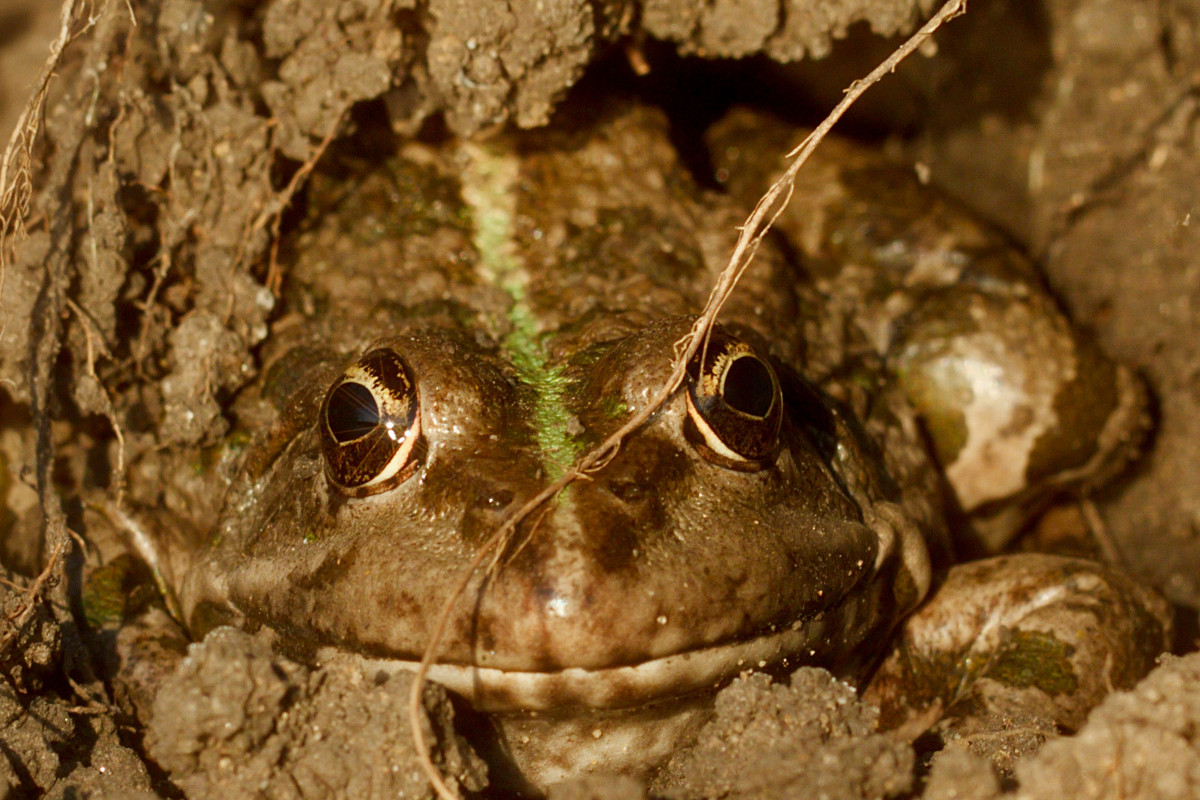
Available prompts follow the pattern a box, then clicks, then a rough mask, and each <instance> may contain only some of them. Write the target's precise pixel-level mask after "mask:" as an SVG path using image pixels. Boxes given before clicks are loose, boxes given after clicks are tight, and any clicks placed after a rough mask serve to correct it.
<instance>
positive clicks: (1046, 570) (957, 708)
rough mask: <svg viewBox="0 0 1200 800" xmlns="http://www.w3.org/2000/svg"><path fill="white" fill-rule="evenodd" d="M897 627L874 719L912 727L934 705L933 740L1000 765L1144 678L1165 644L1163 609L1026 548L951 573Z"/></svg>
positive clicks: (1116, 578)
mask: <svg viewBox="0 0 1200 800" xmlns="http://www.w3.org/2000/svg"><path fill="white" fill-rule="evenodd" d="M900 634H901V635H900V636H898V637H897V638H896V641H895V643H894V645H893V646H892V648H891V649H890V650H889V652H888V654H887V656H886V657H885V659H884V661H883V663H882V664H881V665H880V667H879V669H878V671H877V672H876V673H875V675H874V677H873V678H872V679H871V682H870V684H869V686H868V688H867V691H866V698H867V699H868V700H870V701H871V702H873V703H876V704H878V705H879V706H880V708H881V712H882V716H881V725H882V726H883V727H889V728H895V727H900V726H904V725H906V724H909V725H911V724H912V723H913V722H914V721H917V720H920V719H922V718H926V719H928V718H929V717H930V715H931V712H930V710H931V709H934V710H935V711H936V709H937V708H939V707H940V709H941V714H940V716H939V715H937V714H936V713H934V714H933V715H932V716H933V717H934V718H936V722H933V724H932V727H930V728H929V730H928V736H929V737H931V738H932V739H933V740H934V741H935V742H937V741H938V740H940V742H941V743H942V744H949V743H951V742H955V743H957V744H958V745H959V746H966V747H967V748H969V749H972V750H974V751H976V752H979V753H980V754H982V755H984V756H986V757H988V758H990V759H991V760H992V762H993V764H995V765H996V766H997V767H998V768H999V769H1001V770H1002V771H1007V768H1008V767H1009V766H1010V765H1011V762H1012V760H1013V759H1014V758H1015V757H1016V756H1017V755H1020V754H1022V752H1028V751H1031V750H1033V749H1036V748H1037V747H1038V746H1039V745H1040V744H1041V742H1042V741H1044V740H1045V738H1046V737H1047V736H1051V735H1053V734H1054V733H1056V732H1071V731H1074V730H1076V729H1077V728H1078V727H1079V725H1080V724H1081V723H1082V722H1083V721H1084V719H1085V717H1086V716H1087V713H1088V712H1089V711H1090V710H1091V709H1092V708H1093V707H1094V706H1095V705H1096V704H1097V703H1099V702H1100V700H1102V699H1103V698H1104V696H1105V695H1106V694H1108V693H1109V692H1111V691H1113V690H1115V689H1127V688H1129V687H1131V686H1133V684H1134V683H1136V682H1137V681H1138V680H1139V679H1141V678H1142V677H1143V676H1144V675H1145V674H1146V673H1147V672H1148V671H1149V670H1150V669H1151V667H1153V666H1154V662H1155V659H1156V658H1157V656H1158V655H1159V654H1160V653H1161V652H1163V651H1164V650H1166V649H1167V647H1168V646H1169V644H1170V636H1171V615H1170V609H1169V607H1168V606H1167V604H1166V603H1165V602H1164V601H1163V600H1162V599H1161V598H1160V597H1158V596H1157V595H1155V594H1154V593H1153V592H1151V591H1150V590H1149V589H1146V588H1144V587H1142V586H1140V585H1138V584H1137V583H1135V582H1134V581H1133V580H1131V579H1130V578H1128V577H1127V576H1125V575H1123V574H1121V573H1120V572H1118V571H1116V570H1114V569H1111V568H1109V567H1106V566H1103V565H1101V564H1097V563H1094V562H1090V561H1084V560H1081V559H1070V558H1060V557H1057V556H1047V555H1035V554H1022V555H1013V556H1001V557H997V558H991V559H986V560H983V561H977V562H973V563H969V564H963V565H961V566H958V567H955V568H953V569H951V570H950V572H949V574H948V575H947V577H946V580H945V583H944V584H943V585H942V586H941V587H940V588H938V589H937V591H936V593H935V594H934V596H933V598H932V599H931V600H930V601H929V602H927V603H926V604H925V605H924V606H923V607H922V608H921V609H920V610H918V612H917V613H916V614H915V615H913V616H912V617H910V618H909V619H908V621H907V622H906V623H905V624H904V625H903V627H902V629H901V631H900ZM929 721H931V722H932V720H929Z"/></svg>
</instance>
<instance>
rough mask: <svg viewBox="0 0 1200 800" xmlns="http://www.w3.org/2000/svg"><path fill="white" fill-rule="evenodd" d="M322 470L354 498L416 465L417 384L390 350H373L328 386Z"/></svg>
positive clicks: (323, 418)
mask: <svg viewBox="0 0 1200 800" xmlns="http://www.w3.org/2000/svg"><path fill="white" fill-rule="evenodd" d="M320 434H321V453H322V455H324V456H325V474H326V475H327V476H328V477H329V480H330V481H331V482H332V483H333V484H335V485H336V486H337V487H338V488H339V489H341V490H342V491H344V492H345V493H346V494H349V495H351V496H354V497H363V496H365V495H370V494H375V493H377V492H382V491H385V490H387V489H390V488H392V487H393V486H396V485H397V484H398V483H400V482H401V481H403V480H404V479H405V478H407V477H409V476H410V475H411V474H412V473H413V471H414V470H415V469H416V458H415V452H414V448H415V446H416V443H417V439H418V438H420V435H421V413H420V409H419V407H418V403H417V388H416V383H415V382H414V381H413V377H412V371H411V370H410V369H409V368H408V364H406V363H405V362H404V359H402V358H401V357H400V355H399V354H398V353H396V352H395V351H394V350H389V349H386V348H380V349H378V350H372V351H370V352H368V353H367V354H366V355H364V356H363V357H362V358H360V359H359V360H358V361H356V362H354V364H352V365H351V366H350V367H349V368H348V369H347V370H346V371H345V372H344V373H343V374H342V377H340V378H338V379H337V381H335V382H334V384H333V386H331V387H329V391H328V392H327V393H326V394H325V402H324V403H322V404H321V417H320Z"/></svg>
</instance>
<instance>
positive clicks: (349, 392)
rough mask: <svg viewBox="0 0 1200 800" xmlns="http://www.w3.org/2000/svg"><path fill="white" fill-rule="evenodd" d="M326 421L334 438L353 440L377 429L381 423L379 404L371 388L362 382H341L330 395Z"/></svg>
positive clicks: (342, 440)
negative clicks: (372, 394)
mask: <svg viewBox="0 0 1200 800" xmlns="http://www.w3.org/2000/svg"><path fill="white" fill-rule="evenodd" d="M325 422H326V424H328V425H329V431H330V433H332V434H333V438H334V439H337V440H338V442H341V443H344V442H351V441H354V440H355V439H359V438H361V437H363V436H366V435H367V434H368V433H370V432H371V431H373V430H375V426H376V425H378V424H379V406H377V405H376V404H375V398H374V397H372V396H371V390H370V389H368V388H367V387H366V386H363V385H362V384H361V383H353V382H347V383H343V384H339V385H338V387H337V388H336V389H334V390H333V394H331V395H330V396H329V406H328V409H327V411H326V413H325Z"/></svg>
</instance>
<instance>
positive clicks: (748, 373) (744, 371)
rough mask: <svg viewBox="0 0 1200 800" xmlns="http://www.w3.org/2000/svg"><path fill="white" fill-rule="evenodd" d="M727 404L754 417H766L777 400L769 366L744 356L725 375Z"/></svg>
mask: <svg viewBox="0 0 1200 800" xmlns="http://www.w3.org/2000/svg"><path fill="white" fill-rule="evenodd" d="M724 398H725V404H726V405H727V406H729V407H730V408H732V409H733V410H734V411H740V412H742V413H743V414H748V415H750V416H752V417H765V416H766V415H767V412H768V411H770V410H771V401H772V400H774V399H775V382H774V381H773V380H771V371H770V370H769V369H768V368H767V365H766V364H764V363H762V362H761V361H759V360H758V359H757V358H754V357H753V356H742V357H741V358H739V359H737V360H736V361H734V362H733V363H732V364H730V365H729V371H728V372H726V373H725V394H724Z"/></svg>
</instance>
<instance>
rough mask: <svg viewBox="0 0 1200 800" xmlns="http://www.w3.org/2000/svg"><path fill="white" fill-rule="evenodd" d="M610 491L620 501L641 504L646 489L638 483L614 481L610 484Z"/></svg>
mask: <svg viewBox="0 0 1200 800" xmlns="http://www.w3.org/2000/svg"><path fill="white" fill-rule="evenodd" d="M608 490H609V491H610V492H612V493H613V495H615V496H616V497H617V499H619V500H623V501H625V502H626V503H636V502H639V501H640V500H641V499H642V498H643V497H644V496H645V487H644V486H642V484H641V483H639V482H638V481H633V480H614V481H610V482H609V484H608Z"/></svg>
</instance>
